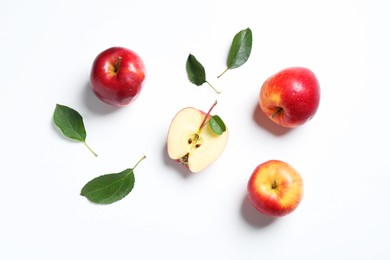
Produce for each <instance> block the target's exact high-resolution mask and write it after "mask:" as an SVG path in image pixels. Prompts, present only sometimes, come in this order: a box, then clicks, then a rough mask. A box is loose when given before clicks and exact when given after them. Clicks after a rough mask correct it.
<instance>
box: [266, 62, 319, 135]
mask: <svg viewBox="0 0 390 260" xmlns="http://www.w3.org/2000/svg"><path fill="white" fill-rule="evenodd" d="M319 103H320V84H319V82H318V80H317V77H316V76H315V74H314V73H313V72H312V71H311V70H309V69H307V68H304V67H291V68H286V69H283V70H281V71H279V72H278V73H276V74H274V75H272V76H271V77H269V78H268V79H267V80H266V81H265V82H264V83H263V85H262V87H261V90H260V94H259V104H260V107H261V110H262V111H263V112H264V114H265V115H266V116H267V117H269V118H270V119H271V120H272V121H274V122H275V123H277V124H279V125H281V126H284V127H287V128H294V127H297V126H299V125H302V124H304V123H305V122H307V121H309V120H310V119H311V118H312V117H313V116H314V115H315V113H316V112H317V109H318V106H319Z"/></svg>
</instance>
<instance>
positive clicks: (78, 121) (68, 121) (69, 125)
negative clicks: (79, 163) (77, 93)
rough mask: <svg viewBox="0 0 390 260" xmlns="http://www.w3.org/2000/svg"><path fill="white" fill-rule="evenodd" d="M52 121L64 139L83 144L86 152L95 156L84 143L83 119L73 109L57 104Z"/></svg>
mask: <svg viewBox="0 0 390 260" xmlns="http://www.w3.org/2000/svg"><path fill="white" fill-rule="evenodd" d="M53 121H54V124H55V125H56V126H57V127H58V128H59V129H60V130H61V132H62V133H63V134H64V135H65V136H66V137H68V138H70V139H73V140H76V141H80V142H83V143H84V145H85V146H86V147H87V148H88V150H90V151H91V153H92V154H93V155H95V156H97V154H96V153H95V152H94V151H93V150H92V149H91V148H90V147H89V146H88V144H87V143H86V141H85V139H86V138H87V132H86V131H85V127H84V122H83V117H82V116H81V115H80V113H79V112H77V111H76V110H74V109H73V108H70V107H67V106H64V105H59V104H57V105H56V108H55V110H54V115H53Z"/></svg>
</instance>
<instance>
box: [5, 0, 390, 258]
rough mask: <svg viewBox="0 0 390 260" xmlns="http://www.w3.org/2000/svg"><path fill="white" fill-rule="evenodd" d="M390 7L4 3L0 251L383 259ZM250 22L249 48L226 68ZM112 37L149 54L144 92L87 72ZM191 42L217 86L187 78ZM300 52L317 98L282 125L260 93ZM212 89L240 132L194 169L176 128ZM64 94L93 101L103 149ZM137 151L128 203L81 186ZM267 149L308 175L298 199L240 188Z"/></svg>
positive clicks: (89, 117) (88, 108)
mask: <svg viewBox="0 0 390 260" xmlns="http://www.w3.org/2000/svg"><path fill="white" fill-rule="evenodd" d="M389 12H390V6H389V4H388V2H387V1H385V0H383V1H379V0H378V1H372V0H370V1H368V0H367V1H352V0H351V1H311V0H306V1H304V0H300V1H290V0H284V1H282V0H278V1H249V0H240V1H226V0H198V1H179V0H166V1H157V0H155V1H133V0H126V1H124V0H123V1H122V0H116V1H98V0H93V1H75V0H67V1H45V0H36V1H27V0H26V1H21V0H15V1H5V0H1V3H0V35H1V40H0V57H1V63H0V72H1V78H0V88H1V92H0V98H1V102H0V119H1V128H0V134H1V145H0V153H1V154H0V155H1V164H0V165H1V166H0V167H1V169H0V174H1V179H0V199H1V205H0V207H1V210H0V212H1V213H0V259H7V260H12V259H18V260H19V259H40V260H42V259H57V260H58V259H95V260H98V259H389V257H390V247H389V246H388V245H389V241H390V236H389V234H390V221H389V219H390V204H389V197H390V196H389V185H388V183H389V182H390V175H389V174H390V173H389V168H390V159H389V152H388V150H389V145H390V140H389V136H388V133H389V132H390V127H389V125H390V124H389V113H388V112H389V108H388V99H389V94H390V90H389V89H390V85H389V83H390V80H389V75H390V74H389V73H390V72H389V60H390V51H389V46H390V35H389V34H390V30H389V26H390V16H389ZM247 27H250V28H251V29H252V32H253V49H252V54H251V56H250V58H249V60H248V62H247V63H246V64H244V65H243V66H242V67H240V68H237V69H235V70H231V71H228V72H227V73H226V74H225V75H224V76H223V77H222V78H220V79H217V78H216V76H217V75H219V73H221V72H222V71H223V70H224V69H225V64H226V58H227V53H228V50H229V47H230V44H231V40H232V39H233V36H234V35H235V34H236V33H237V32H238V31H240V30H242V29H245V28H247ZM112 46H123V47H127V48H130V49H132V50H134V51H136V52H137V53H138V54H139V55H140V56H141V57H142V59H143V60H144V63H145V65H146V68H147V81H146V83H145V85H144V88H143V91H142V93H141V95H140V96H139V98H138V99H137V100H136V101H135V102H134V103H132V104H131V105H129V106H128V107H125V108H120V109H115V108H113V107H110V106H108V105H106V104H104V103H102V102H101V101H100V100H98V99H97V98H96V97H95V96H94V95H93V94H92V92H91V91H90V89H89V86H88V78H89V72H90V68H91V64H92V61H93V59H94V58H95V56H96V55H97V54H98V53H99V52H101V51H103V50H104V49H106V48H109V47H112ZM189 53H192V54H194V55H195V56H196V57H197V58H198V60H199V61H200V62H201V63H202V64H203V65H204V67H205V69H206V73H207V79H208V81H210V83H212V84H213V85H214V86H215V87H216V88H218V89H220V90H221V91H222V93H221V94H220V95H217V94H215V93H214V92H213V91H212V89H211V88H209V87H208V86H207V85H204V86H201V87H197V86H195V85H192V84H191V83H190V82H189V81H188V79H187V75H186V72H185V61H186V59H187V57H188V54H189ZM290 66H304V67H308V68H310V69H311V70H313V71H314V72H315V74H316V75H317V77H318V79H319V81H320V84H321V94H322V96H321V104H320V107H319V110H318V112H317V114H316V115H315V117H314V118H313V119H312V120H311V121H310V122H308V123H307V124H305V125H304V126H301V127H299V128H296V129H293V130H289V131H288V130H285V129H282V128H280V127H278V126H276V125H275V124H273V123H272V122H271V121H269V119H267V118H265V117H264V116H263V115H262V112H261V111H260V110H259V107H258V103H257V102H258V101H257V96H258V92H259V90H260V87H261V85H262V83H263V82H264V80H265V79H266V78H267V77H269V76H270V75H272V74H273V73H275V72H277V71H279V70H281V69H283V68H286V67H290ZM216 99H217V100H218V105H217V106H216V107H215V109H214V113H215V114H218V115H220V116H221V117H222V118H223V119H224V121H225V123H226V124H227V126H228V127H229V130H230V138H229V142H228V145H227V147H226V149H225V151H224V153H223V154H222V156H221V157H220V158H219V159H218V160H217V161H216V162H215V163H214V164H213V165H211V166H210V167H209V168H207V169H206V170H205V171H203V172H201V173H198V174H190V173H188V172H187V171H185V170H184V169H183V168H182V167H181V166H180V165H176V164H175V163H173V162H171V161H170V160H169V159H168V157H167V153H166V136H167V130H168V127H169V124H170V122H171V120H172V118H173V116H174V115H175V114H176V112H178V111H179V110H180V109H182V108H184V107H186V106H193V107H197V108H199V109H202V110H206V111H207V110H208V108H209V107H210V106H211V105H212V103H213V102H214V100H216ZM57 103H60V104H63V105H67V106H70V107H73V108H74V109H76V110H77V111H79V112H80V113H81V114H82V115H83V117H84V123H85V126H86V129H87V133H88V136H87V142H88V143H89V145H90V146H91V147H92V148H93V149H94V150H95V151H96V153H98V154H99V156H98V157H97V158H95V157H94V156H93V155H92V154H91V153H90V152H89V151H88V150H87V149H86V148H85V147H84V146H83V144H81V143H76V142H72V141H69V140H68V139H66V138H64V137H62V136H61V134H60V133H59V131H58V130H57V129H56V127H55V126H54V125H53V123H52V115H53V111H54V108H55V104H57ZM143 154H145V155H146V156H147V159H145V160H144V161H143V162H142V163H141V164H140V165H139V166H138V167H137V169H136V170H135V178H136V183H135V187H134V189H133V191H132V192H131V193H130V194H129V196H128V197H126V198H125V199H123V200H121V201H120V202H117V203H114V204H112V205H108V206H98V205H94V204H92V203H90V202H88V201H87V199H85V198H84V197H82V196H80V195H79V194H80V190H81V188H82V186H83V185H84V184H85V183H86V182H87V181H89V180H91V179H92V178H94V177H97V176H99V175H101V174H105V173H113V172H119V171H122V170H124V169H125V168H128V167H132V166H134V164H135V163H136V162H137V161H138V159H139V158H140V157H141V156H142V155H143ZM269 159H279V160H283V161H286V162H288V163H289V164H291V165H292V166H293V167H294V168H296V169H297V170H298V171H299V172H300V173H301V175H302V177H303V179H304V184H305V194H304V198H303V200H302V203H301V204H300V205H299V207H298V208H297V210H296V211H294V212H293V213H292V214H290V215H288V216H285V217H283V218H279V219H270V218H267V217H264V216H262V215H261V214H260V213H258V212H256V211H255V210H254V209H253V207H252V206H251V205H250V204H249V203H248V201H247V199H246V184H247V181H248V179H249V176H250V175H251V173H252V171H253V169H254V168H255V167H256V166H257V165H258V164H260V163H262V162H265V161H267V160H269Z"/></svg>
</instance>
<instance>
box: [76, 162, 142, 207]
mask: <svg viewBox="0 0 390 260" xmlns="http://www.w3.org/2000/svg"><path fill="white" fill-rule="evenodd" d="M134 182H135V179H134V173H133V170H132V169H126V170H124V171H122V172H120V173H111V174H106V175H102V176H99V177H97V178H95V179H93V180H91V181H89V182H88V183H87V184H86V185H85V186H84V187H83V188H82V189H81V195H82V196H85V197H86V198H88V199H89V200H90V201H92V202H94V203H98V204H111V203H114V202H116V201H118V200H121V199H123V198H124V197H126V196H127V195H128V194H129V193H130V192H131V190H132V189H133V187H134Z"/></svg>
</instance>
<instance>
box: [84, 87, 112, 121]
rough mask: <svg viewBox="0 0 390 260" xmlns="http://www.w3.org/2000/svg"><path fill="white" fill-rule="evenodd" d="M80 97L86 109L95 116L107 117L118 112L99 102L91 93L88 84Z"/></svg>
mask: <svg viewBox="0 0 390 260" xmlns="http://www.w3.org/2000/svg"><path fill="white" fill-rule="evenodd" d="M82 97H83V100H82V101H83V103H84V104H85V106H86V107H87V109H88V110H89V111H91V112H93V113H95V114H98V115H107V114H111V113H113V112H115V111H118V110H119V108H118V107H114V106H111V105H109V104H106V103H104V102H103V101H101V100H99V99H98V98H97V97H96V96H95V94H94V93H93V92H92V90H91V87H90V85H89V82H87V83H86V84H85V86H84V88H83V93H82Z"/></svg>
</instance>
